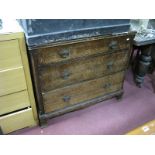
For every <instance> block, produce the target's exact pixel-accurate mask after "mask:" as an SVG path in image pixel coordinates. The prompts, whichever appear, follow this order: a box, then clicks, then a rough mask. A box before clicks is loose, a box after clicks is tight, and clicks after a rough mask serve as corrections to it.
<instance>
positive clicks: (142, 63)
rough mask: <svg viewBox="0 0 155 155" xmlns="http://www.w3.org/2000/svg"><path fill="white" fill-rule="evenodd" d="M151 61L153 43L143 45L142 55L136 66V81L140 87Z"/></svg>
mask: <svg viewBox="0 0 155 155" xmlns="http://www.w3.org/2000/svg"><path fill="white" fill-rule="evenodd" d="M150 63H151V45H147V46H143V47H141V55H140V56H139V58H138V62H137V64H136V68H135V82H136V85H137V86H138V87H141V86H142V83H143V81H144V77H145V75H146V73H147V72H148V69H149V65H150Z"/></svg>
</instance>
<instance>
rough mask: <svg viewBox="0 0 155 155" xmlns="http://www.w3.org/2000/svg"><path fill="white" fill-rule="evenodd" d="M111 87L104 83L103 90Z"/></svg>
mask: <svg viewBox="0 0 155 155" xmlns="http://www.w3.org/2000/svg"><path fill="white" fill-rule="evenodd" d="M110 87H111V83H106V84H104V85H103V88H105V89H107V88H110Z"/></svg>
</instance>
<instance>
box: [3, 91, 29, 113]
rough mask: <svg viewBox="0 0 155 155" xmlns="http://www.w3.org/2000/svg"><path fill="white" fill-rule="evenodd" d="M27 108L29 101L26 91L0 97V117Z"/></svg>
mask: <svg viewBox="0 0 155 155" xmlns="http://www.w3.org/2000/svg"><path fill="white" fill-rule="evenodd" d="M28 106H30V101H29V97H28V92H27V91H21V92H18V93H14V94H10V95H5V96H1V97H0V115H3V114H6V113H10V112H12V111H16V110H20V109H22V108H26V107H28Z"/></svg>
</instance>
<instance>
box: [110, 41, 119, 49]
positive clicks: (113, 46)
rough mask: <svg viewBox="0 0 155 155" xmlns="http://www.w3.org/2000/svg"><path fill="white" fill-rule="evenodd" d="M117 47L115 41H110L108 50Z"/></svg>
mask: <svg viewBox="0 0 155 155" xmlns="http://www.w3.org/2000/svg"><path fill="white" fill-rule="evenodd" d="M117 47H118V44H117V41H112V42H111V43H110V44H109V48H110V49H112V50H114V49H116V48H117Z"/></svg>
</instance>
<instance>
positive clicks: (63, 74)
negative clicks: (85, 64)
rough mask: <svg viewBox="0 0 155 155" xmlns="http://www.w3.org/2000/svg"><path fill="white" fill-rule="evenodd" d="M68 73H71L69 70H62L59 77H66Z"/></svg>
mask: <svg viewBox="0 0 155 155" xmlns="http://www.w3.org/2000/svg"><path fill="white" fill-rule="evenodd" d="M70 75H71V72H70V71H69V70H64V71H63V73H62V75H61V77H62V78H63V79H68V78H69V76H70Z"/></svg>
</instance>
